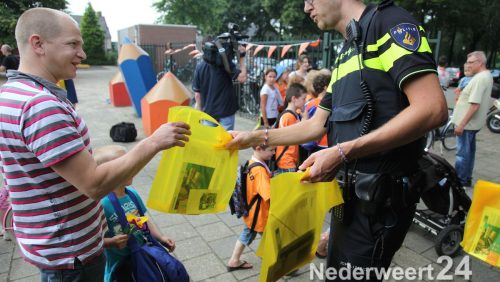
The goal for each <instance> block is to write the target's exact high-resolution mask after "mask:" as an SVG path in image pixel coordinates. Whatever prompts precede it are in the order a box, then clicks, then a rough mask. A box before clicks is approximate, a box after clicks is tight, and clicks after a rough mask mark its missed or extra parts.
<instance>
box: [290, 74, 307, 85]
mask: <svg viewBox="0 0 500 282" xmlns="http://www.w3.org/2000/svg"><path fill="white" fill-rule="evenodd" d="M305 81H306V79H305V78H304V77H303V76H302V75H298V74H294V75H288V81H287V83H288V84H293V83H300V84H303V83H304V82H305Z"/></svg>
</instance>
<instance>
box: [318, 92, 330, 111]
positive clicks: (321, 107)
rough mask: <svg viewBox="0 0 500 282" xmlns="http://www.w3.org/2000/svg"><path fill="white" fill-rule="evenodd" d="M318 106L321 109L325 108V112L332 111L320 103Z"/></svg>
mask: <svg viewBox="0 0 500 282" xmlns="http://www.w3.org/2000/svg"><path fill="white" fill-rule="evenodd" d="M330 95H331V94H330ZM318 108H320V109H322V110H325V111H327V112H331V111H332V110H331V109H327V108H325V107H323V106H321V105H318Z"/></svg>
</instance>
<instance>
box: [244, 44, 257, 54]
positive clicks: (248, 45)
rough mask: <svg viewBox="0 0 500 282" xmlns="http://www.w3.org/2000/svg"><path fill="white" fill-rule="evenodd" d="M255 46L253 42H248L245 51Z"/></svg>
mask: <svg viewBox="0 0 500 282" xmlns="http://www.w3.org/2000/svg"><path fill="white" fill-rule="evenodd" d="M253 46H255V45H253V44H252V43H247V47H246V48H245V51H246V52H248V50H250V49H252V47H253Z"/></svg>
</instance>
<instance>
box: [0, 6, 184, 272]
mask: <svg viewBox="0 0 500 282" xmlns="http://www.w3.org/2000/svg"><path fill="white" fill-rule="evenodd" d="M15 32H16V41H17V45H18V48H19V53H20V55H21V62H20V66H19V70H18V71H9V72H8V74H7V76H8V81H7V83H6V84H5V85H3V86H2V87H1V88H0V157H1V161H2V171H3V173H4V176H5V180H6V186H7V189H8V190H9V196H10V198H11V202H12V209H13V214H14V221H15V232H16V237H17V239H18V242H19V246H20V250H21V252H22V254H23V256H24V258H25V260H26V261H28V262H30V263H32V264H34V265H36V266H37V267H38V268H39V269H40V271H41V274H42V281H49V280H52V281H54V280H53V279H55V278H58V277H59V278H60V277H63V278H64V281H66V280H67V281H102V277H103V270H104V263H103V258H102V251H103V239H102V237H103V232H104V231H105V230H104V229H105V228H106V227H105V226H106V220H105V218H104V214H103V210H102V208H101V206H100V204H99V199H101V198H102V197H104V196H105V195H107V194H108V193H109V192H111V191H112V190H113V189H114V188H115V187H117V186H119V185H122V184H123V183H124V182H125V181H126V180H127V179H130V178H132V177H133V176H134V175H136V174H137V173H138V172H139V171H140V169H142V168H143V167H144V166H145V165H146V164H147V163H148V162H149V161H150V160H151V159H152V157H153V156H154V155H155V154H156V153H158V152H159V151H161V150H165V149H168V148H170V147H173V146H184V142H186V141H187V140H188V137H187V135H189V134H190V131H189V126H188V125H187V124H184V123H171V124H165V125H163V126H162V127H160V128H159V129H158V130H157V131H156V132H154V133H153V134H152V135H151V136H150V137H149V138H146V139H144V140H142V141H141V142H140V143H139V144H137V146H135V148H133V149H132V150H130V152H129V153H127V154H126V155H124V156H122V157H120V158H118V159H116V160H114V161H111V162H108V163H105V164H102V165H99V166H98V165H97V164H96V163H95V161H94V159H93V158H92V150H91V147H90V139H89V135H88V130H87V126H86V125H85V122H84V121H83V120H82V119H81V118H80V117H79V115H78V114H77V113H76V111H75V110H74V107H73V106H72V104H71V103H70V102H69V101H68V100H67V98H66V92H65V91H64V90H62V89H60V88H58V87H57V86H56V85H55V83H56V82H57V81H58V80H62V79H72V78H74V77H75V76H76V69H77V68H76V67H77V65H78V64H79V63H80V62H81V61H82V60H84V59H85V58H86V55H85V53H84V51H83V49H82V45H83V40H82V37H81V34H80V30H79V28H78V25H77V24H76V22H75V21H74V20H73V19H72V18H71V17H70V16H68V15H67V14H65V13H63V12H60V11H56V10H52V9H46V8H34V9H30V10H28V11H26V12H25V13H23V14H22V15H21V17H20V18H19V20H18V22H17V26H16V31H15ZM56 281H59V280H56Z"/></svg>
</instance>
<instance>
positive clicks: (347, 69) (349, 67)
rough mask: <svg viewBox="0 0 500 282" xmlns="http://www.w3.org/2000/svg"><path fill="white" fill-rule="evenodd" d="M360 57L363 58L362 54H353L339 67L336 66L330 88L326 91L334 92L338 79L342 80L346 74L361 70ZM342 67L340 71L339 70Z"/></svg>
mask: <svg viewBox="0 0 500 282" xmlns="http://www.w3.org/2000/svg"><path fill="white" fill-rule="evenodd" d="M358 58H359V59H361V55H357V56H352V57H351V58H350V59H349V60H347V61H345V62H344V63H342V64H340V65H339V67H338V68H335V69H334V70H333V71H332V77H331V79H330V85H328V88H327V89H326V92H329V93H333V87H332V86H333V85H334V84H335V82H336V81H337V80H341V79H342V78H343V77H344V76H346V75H348V74H350V73H352V72H355V71H357V70H359V62H358ZM361 68H363V65H361ZM339 69H340V72H339Z"/></svg>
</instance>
